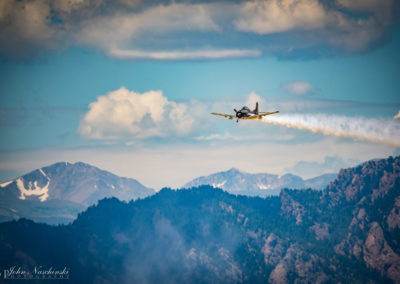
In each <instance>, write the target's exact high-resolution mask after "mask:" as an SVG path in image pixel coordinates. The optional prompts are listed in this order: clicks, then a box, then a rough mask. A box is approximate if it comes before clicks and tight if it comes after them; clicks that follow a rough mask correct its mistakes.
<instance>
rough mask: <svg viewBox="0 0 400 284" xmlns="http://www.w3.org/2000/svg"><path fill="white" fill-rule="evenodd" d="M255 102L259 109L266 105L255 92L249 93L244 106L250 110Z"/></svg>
mask: <svg viewBox="0 0 400 284" xmlns="http://www.w3.org/2000/svg"><path fill="white" fill-rule="evenodd" d="M257 102H258V104H259V108H261V107H265V105H266V102H265V100H264V98H263V97H261V96H260V95H259V94H256V93H255V92H250V93H249V94H248V96H247V101H246V106H248V107H249V108H250V109H253V108H254V107H255V106H256V103H257ZM260 111H261V109H260Z"/></svg>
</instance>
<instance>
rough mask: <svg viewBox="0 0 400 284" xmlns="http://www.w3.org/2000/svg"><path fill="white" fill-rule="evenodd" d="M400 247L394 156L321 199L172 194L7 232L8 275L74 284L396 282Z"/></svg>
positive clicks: (2, 239)
mask: <svg viewBox="0 0 400 284" xmlns="http://www.w3.org/2000/svg"><path fill="white" fill-rule="evenodd" d="M46 174H47V172H46ZM399 242H400V157H395V158H393V157H389V158H387V159H382V160H374V161H368V162H365V163H363V164H361V165H359V166H357V167H355V168H349V169H344V170H341V171H340V172H339V174H338V176H337V178H336V179H335V180H334V181H333V182H332V183H330V185H329V186H328V187H327V188H326V189H325V190H323V191H317V190H311V189H306V190H290V189H283V190H282V191H281V193H280V195H279V196H270V197H267V198H260V197H248V196H243V195H232V194H229V193H227V192H224V191H222V190H221V189H216V188H213V187H211V186H208V185H206V186H200V187H198V188H191V189H187V190H171V189H167V188H165V189H163V190H161V191H160V192H158V193H156V194H154V195H152V196H149V197H147V198H144V199H138V200H136V201H129V202H124V201H119V200H118V199H116V198H106V199H103V200H101V201H99V202H98V204H96V205H93V206H90V207H89V208H88V209H87V210H86V211H84V212H82V213H80V214H79V216H78V218H77V219H76V220H75V221H74V222H73V223H72V224H69V225H61V226H51V225H46V224H37V223H35V222H32V221H29V220H26V219H20V220H18V221H10V222H4V223H1V224H0V269H1V271H4V270H10V267H15V268H16V269H17V268H20V269H21V270H23V271H27V272H28V274H29V273H34V272H33V271H34V269H35V267H39V266H40V267H43V268H44V269H45V268H48V267H52V268H53V269H60V270H61V269H63V268H65V269H67V271H69V274H68V277H69V278H70V280H71V281H72V282H73V283H117V282H119V283H400V243H399ZM62 281H64V280H61V281H60V282H61V283H63V282H62Z"/></svg>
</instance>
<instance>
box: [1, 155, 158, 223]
mask: <svg viewBox="0 0 400 284" xmlns="http://www.w3.org/2000/svg"><path fill="white" fill-rule="evenodd" d="M0 186H1V188H0V221H1V220H3V218H6V220H8V218H10V216H15V217H17V216H18V217H27V218H32V219H34V220H36V221H43V220H44V219H39V218H38V216H37V215H40V218H53V217H55V216H58V215H57V214H60V212H62V215H63V216H68V218H69V220H71V218H73V217H74V215H75V214H76V213H77V212H76V211H77V208H81V209H84V208H86V207H87V206H90V205H92V204H95V203H96V202H97V201H98V200H100V199H102V198H105V197H113V196H115V197H117V198H119V199H120V200H125V201H128V200H132V199H136V198H143V197H146V196H149V195H151V194H153V193H154V190H153V189H150V188H147V187H145V186H144V185H142V184H141V183H140V182H138V181H137V180H135V179H132V178H125V177H119V176H117V175H114V174H112V173H110V172H107V171H104V170H101V169H99V168H97V167H94V166H92V165H89V164H87V163H84V162H76V163H69V162H57V163H54V164H52V165H49V166H45V167H42V168H39V169H36V170H33V171H31V172H29V173H27V174H25V175H22V176H20V177H18V178H15V179H12V180H10V181H7V182H5V183H2V184H1V185H0ZM11 204H12V205H11ZM54 204H57V205H56V206H55V205H54ZM47 207H48V209H47ZM54 207H57V209H55V208H54ZM68 208H74V209H73V210H72V211H71V210H68ZM57 210H58V211H57ZM10 212H13V213H10ZM16 212H18V214H17V213H16ZM43 212H44V213H43ZM57 212H58V213H57ZM3 214H5V215H6V216H2V215H3ZM43 214H45V216H43ZM15 217H13V218H15ZM46 220H47V219H46Z"/></svg>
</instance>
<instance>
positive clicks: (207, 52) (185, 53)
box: [109, 48, 261, 60]
mask: <svg viewBox="0 0 400 284" xmlns="http://www.w3.org/2000/svg"><path fill="white" fill-rule="evenodd" d="M109 54H110V55H111V56H113V57H116V58H121V59H134V58H148V59H167V60H175V59H217V58H233V57H253V56H259V55H261V51H260V50H256V49H219V50H217V49H204V50H178V51H142V50H131V49H129V50H128V49H126V50H123V49H118V48H112V49H111V50H109Z"/></svg>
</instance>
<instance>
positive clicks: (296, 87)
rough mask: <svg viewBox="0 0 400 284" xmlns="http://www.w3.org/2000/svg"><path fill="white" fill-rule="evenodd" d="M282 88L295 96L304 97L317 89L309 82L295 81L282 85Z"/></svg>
mask: <svg viewBox="0 0 400 284" xmlns="http://www.w3.org/2000/svg"><path fill="white" fill-rule="evenodd" d="M282 88H283V89H284V90H285V91H286V92H288V93H290V94H294V95H304V94H307V93H311V92H314V91H315V88H314V87H313V86H312V85H311V84H310V83H309V82H307V81H294V82H290V83H287V84H284V85H282Z"/></svg>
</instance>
